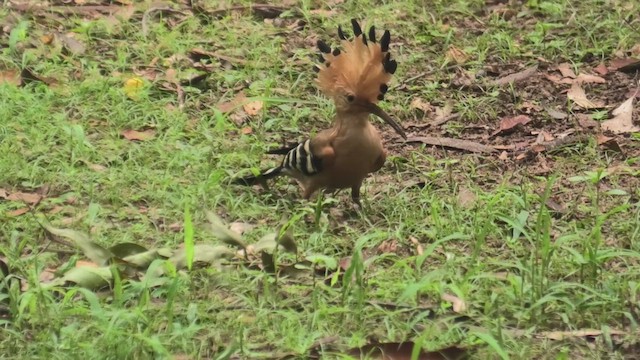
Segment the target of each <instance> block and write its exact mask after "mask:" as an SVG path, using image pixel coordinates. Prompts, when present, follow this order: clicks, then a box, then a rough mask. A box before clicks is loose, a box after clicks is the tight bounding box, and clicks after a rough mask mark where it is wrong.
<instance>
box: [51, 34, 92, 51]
mask: <svg viewBox="0 0 640 360" xmlns="http://www.w3.org/2000/svg"><path fill="white" fill-rule="evenodd" d="M74 35H75V34H74V33H67V34H62V33H56V36H57V37H58V38H59V39H60V41H61V42H62V43H63V44H64V46H65V48H66V49H67V50H69V52H70V53H71V54H73V55H82V54H84V52H85V50H86V46H84V44H83V43H82V42H80V41H79V40H78V39H76V38H75V37H74Z"/></svg>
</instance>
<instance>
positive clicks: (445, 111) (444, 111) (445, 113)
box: [433, 101, 453, 124]
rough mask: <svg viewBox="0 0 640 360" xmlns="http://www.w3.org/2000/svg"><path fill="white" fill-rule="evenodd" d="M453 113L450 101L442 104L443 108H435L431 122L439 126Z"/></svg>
mask: <svg viewBox="0 0 640 360" xmlns="http://www.w3.org/2000/svg"><path fill="white" fill-rule="evenodd" d="M452 111H453V104H452V103H451V102H450V101H447V102H446V103H445V104H444V107H439V106H438V107H436V117H435V119H433V122H434V123H436V124H441V123H442V122H443V121H444V119H446V118H448V117H449V116H451V112H452Z"/></svg>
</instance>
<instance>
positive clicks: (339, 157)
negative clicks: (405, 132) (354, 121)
mask: <svg viewBox="0 0 640 360" xmlns="http://www.w3.org/2000/svg"><path fill="white" fill-rule="evenodd" d="M333 148H334V150H335V160H334V163H333V166H332V167H331V168H329V169H326V170H327V176H328V180H329V181H328V182H330V183H331V184H329V185H330V186H332V187H336V188H341V187H350V186H354V185H356V184H358V183H360V182H361V181H362V180H363V179H364V178H365V177H366V176H367V174H369V173H370V172H373V171H375V170H376V169H377V166H376V164H377V163H378V161H379V159H380V156H382V155H383V151H384V150H383V146H382V140H381V139H380V134H379V133H378V131H377V130H376V129H375V127H373V125H371V124H367V126H365V127H364V128H359V129H353V131H346V132H345V133H344V134H340V135H338V136H337V137H336V138H335V140H334V143H333Z"/></svg>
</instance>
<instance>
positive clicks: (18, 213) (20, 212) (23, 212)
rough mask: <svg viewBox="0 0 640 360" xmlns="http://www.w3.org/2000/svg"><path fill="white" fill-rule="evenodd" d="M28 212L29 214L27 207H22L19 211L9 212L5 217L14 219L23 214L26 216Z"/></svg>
mask: <svg viewBox="0 0 640 360" xmlns="http://www.w3.org/2000/svg"><path fill="white" fill-rule="evenodd" d="M28 212H29V208H28V207H23V208H20V209H15V210H12V211H9V212H8V213H7V215H8V216H10V217H16V216H20V215H24V214H26V213H28Z"/></svg>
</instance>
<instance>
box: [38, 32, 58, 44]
mask: <svg viewBox="0 0 640 360" xmlns="http://www.w3.org/2000/svg"><path fill="white" fill-rule="evenodd" d="M53 39H55V36H54V35H53V34H43V35H41V36H40V41H41V42H42V43H43V44H45V45H49V44H51V43H52V42H53Z"/></svg>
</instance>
